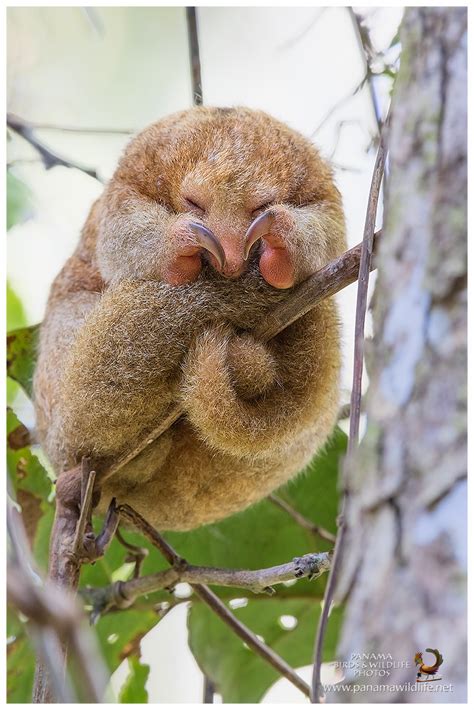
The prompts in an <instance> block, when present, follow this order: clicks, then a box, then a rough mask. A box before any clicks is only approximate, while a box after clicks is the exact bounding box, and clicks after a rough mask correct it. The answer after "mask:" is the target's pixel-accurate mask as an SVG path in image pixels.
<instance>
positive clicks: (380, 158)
mask: <svg viewBox="0 0 474 710" xmlns="http://www.w3.org/2000/svg"><path fill="white" fill-rule="evenodd" d="M385 143H386V131H385V130H384V131H382V135H381V139H380V145H379V149H378V152H377V157H376V160H375V166H374V172H373V175H372V182H371V185H370V192H369V200H368V205H367V214H366V220H365V226H364V239H363V242H362V245H363V249H362V255H361V260H360V268H359V278H358V289H357V305H356V323H355V339H354V370H353V380H352V393H351V411H350V423H349V442H348V448H347V454H346V459H345V462H344V471H343V474H344V475H343V480H344V482H343V486H344V489H343V493H342V500H341V514H340V524H339V528H338V533H337V539H336V546H335V549H334V556H333V560H332V565H331V570H330V572H329V578H328V581H327V584H326V589H325V592H324V602H323V608H322V611H321V615H320V617H319V623H318V629H317V633H316V640H315V651H314V666H313V679H312V687H311V701H312V702H313V703H320V702H321V700H322V697H323V693H322V685H321V666H322V662H323V644H324V638H325V634H326V628H327V623H328V619H329V613H330V610H331V605H332V601H333V599H334V593H335V589H336V584H337V580H338V573H339V568H340V565H341V559H342V550H343V547H344V542H345V536H346V523H345V520H344V512H345V507H346V499H347V490H346V480H347V474H348V462H349V461H350V460H351V459H352V457H353V454H354V451H355V449H356V448H357V446H358V443H359V423H360V410H361V397H362V389H361V388H362V369H363V361H364V324H365V313H366V309H367V292H368V285H369V274H370V268H371V263H372V251H373V240H374V229H375V220H376V217H377V204H378V198H379V194H380V187H381V184H382V178H383V174H384V167H385V161H386V155H387V153H386V145H385Z"/></svg>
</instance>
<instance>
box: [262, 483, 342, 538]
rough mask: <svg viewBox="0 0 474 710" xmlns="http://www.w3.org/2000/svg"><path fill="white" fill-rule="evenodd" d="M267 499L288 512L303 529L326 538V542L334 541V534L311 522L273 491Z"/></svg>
mask: <svg viewBox="0 0 474 710" xmlns="http://www.w3.org/2000/svg"><path fill="white" fill-rule="evenodd" d="M268 500H269V501H270V502H271V503H273V504H274V505H276V506H277V507H278V508H281V510H284V511H285V513H288V515H290V516H291V517H292V518H293V520H295V521H296V522H297V523H298V525H301V527H302V528H305V530H309V531H310V532H311V533H313V534H314V535H319V537H321V538H322V539H323V540H327V541H328V542H333V543H334V542H336V536H335V535H333V534H332V533H331V532H329V530H326V529H325V528H322V527H321V526H320V525H316V523H313V521H312V520H308V518H305V517H304V515H302V514H301V513H300V512H299V510H296V508H293V507H292V506H291V505H290V504H289V503H287V502H286V500H283V498H280V496H277V495H276V494H275V493H271V494H270V495H269V496H268Z"/></svg>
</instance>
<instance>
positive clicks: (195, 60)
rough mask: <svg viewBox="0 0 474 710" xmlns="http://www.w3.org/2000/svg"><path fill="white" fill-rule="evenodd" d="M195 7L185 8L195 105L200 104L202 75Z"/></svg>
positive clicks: (201, 99) (201, 101)
mask: <svg viewBox="0 0 474 710" xmlns="http://www.w3.org/2000/svg"><path fill="white" fill-rule="evenodd" d="M196 10H197V8H195V7H187V8H186V23H187V27H188V46H189V61H190V64H191V81H192V88H193V103H194V105H195V106H202V103H203V96H202V76H201V58H200V55H199V36H198V25H197V13H196Z"/></svg>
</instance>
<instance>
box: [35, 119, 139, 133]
mask: <svg viewBox="0 0 474 710" xmlns="http://www.w3.org/2000/svg"><path fill="white" fill-rule="evenodd" d="M28 125H29V126H30V127H31V128H32V129H33V130H35V131H57V132H58V133H95V134H98V135H101V134H104V135H120V136H129V135H133V134H134V133H136V132H137V130H138V129H136V128H110V127H109V128H99V127H98V126H97V127H94V126H61V125H58V124H57V123H43V122H39V121H28Z"/></svg>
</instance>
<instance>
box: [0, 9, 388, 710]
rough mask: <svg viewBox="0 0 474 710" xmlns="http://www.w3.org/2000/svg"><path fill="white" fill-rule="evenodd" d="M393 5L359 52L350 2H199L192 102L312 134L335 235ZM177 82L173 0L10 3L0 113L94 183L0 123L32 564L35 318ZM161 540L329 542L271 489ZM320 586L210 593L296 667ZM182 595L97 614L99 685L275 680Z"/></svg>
mask: <svg viewBox="0 0 474 710" xmlns="http://www.w3.org/2000/svg"><path fill="white" fill-rule="evenodd" d="M400 16H401V11H398V10H395V9H393V8H392V9H388V8H387V9H381V8H378V9H377V8H376V9H375V10H374V11H366V14H365V20H366V27H365V30H366V31H367V32H368V35H367V37H368V41H369V44H370V46H371V47H372V49H373V54H372V56H366V55H364V52H361V46H360V37H358V36H357V33H356V32H355V28H354V24H353V18H352V19H351V17H350V13H349V12H348V11H347V8H298V9H294V8H198V23H199V39H200V50H201V61H202V75H203V92H204V102H205V103H209V104H217V105H232V104H246V105H249V106H254V107H257V108H263V109H265V110H267V111H269V112H270V113H273V114H274V115H276V116H277V117H279V118H281V119H282V120H285V121H287V122H289V123H290V124H291V125H293V126H294V127H295V128H298V129H299V130H301V131H302V132H303V133H305V134H306V135H311V136H314V137H315V140H316V142H317V143H318V145H319V146H320V148H321V150H322V152H323V154H324V155H325V156H326V157H328V158H331V159H332V160H333V161H334V164H335V175H336V180H337V182H338V184H339V187H340V189H341V192H342V194H343V199H344V203H345V206H346V212H347V217H348V219H347V221H348V240H349V243H350V245H352V244H355V243H357V242H358V241H360V238H361V234H362V224H363V219H364V216H365V202H366V195H367V187H368V183H369V180H370V171H371V165H372V152H371V151H372V145H373V139H374V137H375V136H376V134H377V111H381V112H383V111H384V107H386V103H387V101H388V98H389V95H390V91H391V87H392V83H393V75H394V72H395V71H396V62H397V57H398V53H399V44H398V38H397V28H398V23H399V20H400ZM236 37H237V38H238V42H236V41H235V38H236ZM366 40H367V38H366ZM366 54H367V53H366ZM328 57H330V61H328ZM368 68H369V69H370V71H368ZM190 76H191V75H190V65H189V52H188V38H187V29H186V17H185V9H184V8H179V7H175V8H164V7H163V8H157V7H154V8H130V7H128V8H127V7H116V8H112V7H109V8H97V7H93V8H77V7H76V8H73V7H70V8H41V7H34V8H32V7H30V8H10V9H9V10H8V110H9V111H10V112H12V113H13V114H17V115H19V116H21V117H22V118H23V119H25V120H27V121H29V122H30V123H31V124H32V125H33V126H34V128H35V133H36V135H37V136H38V137H39V138H40V139H41V140H42V141H43V142H44V143H45V144H47V145H48V146H49V147H50V148H51V149H52V150H54V151H56V152H57V153H59V154H60V155H62V156H63V157H67V158H68V159H70V160H71V161H73V162H77V163H79V164H81V165H86V166H91V167H93V168H94V169H96V170H97V172H98V175H99V178H100V180H97V179H93V178H91V177H90V176H88V175H86V174H85V173H84V172H81V171H79V170H76V169H71V168H67V167H55V168H52V169H50V170H45V167H44V165H43V164H42V162H41V159H40V156H39V155H38V153H37V151H35V149H34V148H33V147H32V146H31V145H29V144H28V143H27V142H26V141H24V140H23V139H22V138H20V137H19V136H18V135H16V134H15V132H13V131H8V136H7V137H8V141H7V149H8V153H7V156H8V164H7V192H8V194H7V230H8V235H7V239H8V253H9V260H8V262H9V263H8V275H9V280H8V283H7V327H8V331H9V338H8V379H7V404H8V416H7V457H8V461H7V463H8V474H9V479H10V486H11V488H10V490H11V495H12V496H13V497H14V498H15V500H16V501H17V503H18V505H19V506H20V507H21V509H22V511H23V515H24V518H25V522H26V528H27V533H28V537H29V540H30V543H31V545H32V549H33V551H34V555H35V559H36V560H37V563H38V566H39V568H40V569H42V570H43V571H45V570H46V564H47V550H48V540H49V534H50V529H51V524H52V519H53V510H54V485H53V483H52V481H53V479H54V474H53V472H52V470H51V468H50V466H49V463H48V462H47V460H46V459H45V457H44V455H43V453H42V452H41V450H40V449H39V447H38V446H37V445H36V444H35V443H34V417H33V412H32V406H31V402H30V399H29V396H30V393H31V389H30V387H31V376H32V372H33V368H34V361H35V349H36V334H37V329H36V328H32V327H31V326H34V324H36V323H38V322H39V321H40V320H41V318H42V315H43V312H44V307H45V303H46V298H47V292H48V289H49V286H50V284H51V281H52V279H53V278H54V275H55V274H56V273H57V271H58V270H59V268H60V267H61V265H62V263H63V262H64V260H65V259H66V258H67V256H69V254H70V253H71V251H72V250H73V248H74V246H75V243H76V241H77V238H78V233H79V230H80V227H81V225H82V223H83V221H84V219H85V217H86V214H87V211H88V209H89V207H90V205H91V203H92V201H93V200H94V199H95V198H96V197H97V196H98V195H99V194H100V191H101V189H102V185H101V180H105V179H107V177H108V176H110V174H111V172H112V171H113V168H114V166H115V164H116V161H117V158H118V156H119V154H120V152H121V150H122V149H123V146H124V145H125V144H126V142H127V141H128V139H129V136H130V134H131V133H132V132H134V131H136V130H138V129H139V128H141V127H143V126H145V125H146V124H147V123H150V122H152V121H154V120H156V119H157V118H159V117H160V116H163V115H166V114H167V113H170V112H172V111H175V110H179V109H183V108H186V107H188V106H190V105H191V104H192V89H191V78H190ZM364 77H365V81H363V82H362V81H361V80H362V79H364ZM375 95H376V97H377V101H376V103H374V96H375ZM70 129H73V130H70ZM354 292H355V291H354V289H352V290H351V289H347V290H346V292H345V293H344V294H341V296H340V298H339V301H340V304H341V306H342V310H343V325H344V338H345V342H346V353H345V355H346V357H345V361H346V363H345V374H344V385H345V387H346V389H347V388H348V386H349V382H350V372H351V357H352V356H351V346H350V343H351V337H352V328H353V320H352V312H353V307H352V306H353V301H354ZM344 396H346V395H344ZM345 446H346V435H345V434H344V433H343V431H341V430H339V429H338V430H337V431H336V432H335V434H334V436H333V438H332V440H331V442H329V443H328V445H327V446H326V448H325V450H324V451H323V452H322V453H320V454H319V455H318V456H317V457H316V458H315V460H314V461H313V463H312V465H311V466H310V467H309V469H308V470H307V471H306V472H304V473H302V474H301V475H300V476H299V477H298V478H297V479H296V480H295V481H292V482H291V483H290V484H288V486H286V487H285V489H284V491H282V492H281V496H282V497H284V498H285V500H287V501H289V502H290V503H291V504H292V505H293V506H294V507H295V508H296V509H298V510H299V511H300V512H301V513H302V514H304V515H305V516H306V517H307V518H308V519H309V520H311V521H314V523H316V524H318V525H321V526H323V527H325V528H327V529H328V530H330V531H332V532H335V528H336V515H337V509H338V502H337V501H338V495H337V480H338V470H339V462H340V459H341V456H342V455H343V453H344V451H345ZM97 524H98V522H97ZM124 536H125V537H126V538H127V540H129V541H130V542H133V543H135V544H138V545H141V546H146V543H145V542H144V541H143V540H142V539H141V538H140V537H139V536H137V535H135V534H132V533H130V532H128V531H125V533H124ZM167 537H168V539H169V540H170V542H171V543H172V544H173V545H174V547H175V548H176V549H177V551H178V552H179V554H181V555H182V556H183V557H185V558H186V559H188V560H189V561H190V562H192V563H194V564H205V565H212V566H221V567H242V568H255V569H257V568H262V567H267V566H271V565H275V564H280V563H282V562H285V561H288V560H290V559H292V557H294V556H298V555H302V554H304V553H306V552H310V551H315V550H318V551H319V550H326V549H329V547H330V545H329V544H328V543H327V542H325V541H324V540H322V539H320V538H317V537H315V536H314V535H313V534H312V533H310V532H308V531H307V530H304V529H303V528H301V527H300V526H299V525H298V524H297V523H296V522H295V521H294V520H293V519H292V518H291V517H290V516H289V515H288V514H287V513H285V512H284V511H282V510H280V509H278V508H277V507H276V506H275V505H274V504H272V503H271V502H270V501H263V502H262V503H260V504H258V505H256V506H253V507H252V508H250V509H249V510H247V511H245V512H243V513H241V514H239V515H236V516H233V517H232V518H230V519H228V520H225V521H223V522H221V523H219V524H216V525H211V526H207V527H204V528H201V529H199V530H197V531H194V532H192V533H186V534H184V533H183V534H177V533H173V534H169V535H167ZM126 558H127V552H126V550H125V549H124V548H123V547H122V546H121V545H120V544H119V542H118V541H114V543H113V544H112V546H111V548H110V549H109V551H108V553H107V555H106V556H105V558H104V559H103V560H100V561H99V562H98V563H97V564H96V565H94V566H89V567H86V568H84V569H83V572H82V577H81V586H87V585H92V586H99V585H106V584H109V583H110V582H112V581H117V580H119V579H127V578H129V577H130V576H131V575H132V574H133V564H132V563H130V562H127V561H126ZM164 567H165V563H164V561H163V560H162V559H161V558H160V556H159V555H158V553H157V551H156V550H155V549H149V555H148V557H147V558H146V560H145V563H144V565H143V570H142V571H143V573H145V574H146V573H150V572H152V571H156V570H159V569H162V568H164ZM325 581H326V578H325V577H322V578H320V579H318V580H316V581H314V582H308V581H307V580H305V581H301V582H298V583H297V584H292V585H288V586H280V587H279V589H278V591H277V594H276V595H275V596H274V597H267V596H266V595H250V596H247V595H246V594H243V592H242V590H236V589H229V588H221V589H216V591H217V593H218V594H219V596H220V597H221V598H222V599H223V600H225V602H226V603H227V604H229V606H230V608H232V609H233V610H234V613H235V614H236V616H237V617H238V618H240V619H241V620H242V621H243V622H244V623H246V624H247V625H248V626H249V627H250V628H251V629H252V630H254V631H255V632H256V633H257V634H259V635H260V636H261V637H262V638H263V639H265V641H266V642H267V643H268V644H269V645H271V646H272V647H273V648H274V649H275V650H276V651H277V652H278V653H279V654H281V656H282V657H283V658H285V659H286V660H287V661H288V662H289V663H290V664H291V665H292V666H293V667H295V668H301V667H304V666H308V665H309V664H310V663H311V660H312V652H313V644H314V634H315V630H316V625H317V620H318V617H319V614H320V610H321V601H322V598H323V593H324V585H325ZM190 591H191V590H190V589H189V588H187V585H178V587H177V588H176V590H175V591H174V592H173V593H170V592H164V591H163V592H160V593H156V594H153V595H148V596H147V597H144V598H142V599H141V600H140V601H139V602H138V603H137V604H136V606H135V607H134V608H133V609H132V610H128V611H126V612H114V613H109V614H108V615H106V616H105V617H103V618H101V619H99V621H98V622H97V624H96V626H95V631H96V633H97V637H98V639H99V643H100V646H101V648H102V652H103V655H104V658H105V661H106V663H107V665H108V668H109V669H110V672H111V673H113V672H114V671H116V670H117V669H119V671H118V672H117V673H115V676H114V678H113V682H112V689H113V691H114V692H115V695H116V697H117V698H118V700H119V702H123V703H125V702H133V703H136V702H148V701H150V702H156V701H161V702H164V701H167V700H170V701H174V702H182V701H184V700H194V701H196V700H198V699H199V694H200V685H201V683H202V675H201V674H200V671H199V669H200V670H201V671H202V672H203V673H205V674H206V676H207V677H208V678H209V679H210V680H211V681H212V682H213V683H214V685H215V687H216V691H217V693H219V694H220V695H221V696H222V699H223V700H224V702H257V701H260V700H261V699H262V698H263V697H264V696H265V693H266V692H267V690H268V689H269V688H270V686H271V685H272V684H273V683H274V682H275V681H276V680H277V679H278V675H277V673H276V672H275V671H273V670H272V669H271V668H270V667H269V666H267V665H266V664H265V663H264V662H263V661H262V660H261V659H260V658H258V657H257V656H255V654H254V653H253V652H252V651H250V650H249V649H248V648H247V647H246V646H245V644H243V643H242V642H241V641H240V640H239V639H238V638H237V637H235V636H234V635H233V634H232V633H231V632H230V631H229V629H228V628H227V627H226V626H225V625H224V624H223V622H222V621H221V620H220V619H218V618H217V617H215V616H214V615H213V614H212V612H211V611H210V610H209V609H208V608H207V607H205V606H204V605H203V604H202V602H200V601H199V600H195V599H191V601H190V598H189V594H190ZM341 613H342V610H341V609H334V610H333V611H332V613H331V617H330V626H329V632H328V635H327V641H326V648H325V654H326V656H325V660H326V661H331V660H333V659H334V658H335V652H336V645H337V634H338V629H339V625H340V620H341ZM183 614H184V615H183ZM25 621H26V620H25V619H24V618H20V617H18V616H17V615H15V614H14V613H12V612H10V613H9V618H8V699H9V702H28V701H29V699H30V694H31V687H32V682H33V668H34V658H33V652H32V649H31V646H30V642H29V639H28V635H27V633H26V624H25ZM184 623H186V628H187V631H186V633H187V638H188V646H189V649H190V651H191V653H192V654H193V657H194V660H192V657H191V655H190V652H189V650H188V649H187V647H186V644H184V643H182V644H181V646H180V647H179V648H178V652H177V653H173V649H174V648H175V646H174V644H175V643H176V638H177V637H178V636H179V633H181V632H180V629H181V630H184V626H183V624H184ZM158 627H160V628H161V629H162V631H160V632H159V633H158V632H157V631H156V629H158ZM152 630H153V631H152ZM178 632H179V633H178ZM183 675H184V676H185V677H186V679H187V682H186V683H184V684H183V682H182V681H183ZM285 682H286V681H285ZM285 693H286V694H285ZM279 697H280V698H282V699H285V698H289V699H292V700H293V699H294V698H293V696H292V695H291V689H288V688H287V689H286V691H285V689H283V690H281V688H280V696H279ZM298 699H300V698H298ZM301 699H302V698H301Z"/></svg>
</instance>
